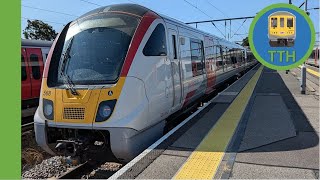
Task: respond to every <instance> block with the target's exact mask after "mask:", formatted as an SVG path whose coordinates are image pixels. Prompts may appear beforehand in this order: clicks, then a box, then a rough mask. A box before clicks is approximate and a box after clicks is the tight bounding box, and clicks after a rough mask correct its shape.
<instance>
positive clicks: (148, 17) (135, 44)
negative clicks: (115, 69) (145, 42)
mask: <svg viewBox="0 0 320 180" xmlns="http://www.w3.org/2000/svg"><path fill="white" fill-rule="evenodd" d="M157 18H159V16H158V15H156V14H155V13H153V12H151V11H149V12H147V13H146V14H145V15H144V16H143V17H142V20H141V22H140V25H139V26H138V28H137V30H136V33H135V34H134V36H133V40H132V43H131V45H130V47H129V50H128V54H127V57H126V59H125V61H124V65H123V68H122V71H121V74H120V76H121V77H126V76H127V74H128V72H129V69H130V66H131V64H132V61H133V59H134V57H135V55H136V53H137V50H138V48H139V46H140V44H141V41H142V39H143V37H144V35H145V34H146V32H147V30H148V29H149V27H150V25H151V24H152V22H153V21H154V20H155V19H157Z"/></svg>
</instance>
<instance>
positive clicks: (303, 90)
mask: <svg viewBox="0 0 320 180" xmlns="http://www.w3.org/2000/svg"><path fill="white" fill-rule="evenodd" d="M304 10H305V12H306V13H307V14H308V15H309V13H308V0H305V4H304ZM306 84H307V68H306V63H305V62H304V63H303V64H302V67H301V86H300V91H301V94H306Z"/></svg>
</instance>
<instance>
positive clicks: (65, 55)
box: [59, 37, 79, 95]
mask: <svg viewBox="0 0 320 180" xmlns="http://www.w3.org/2000/svg"><path fill="white" fill-rule="evenodd" d="M72 42H73V37H72V38H71V39H70V41H69V43H68V45H67V49H66V51H65V52H64V53H63V55H62V59H61V68H60V73H59V74H60V76H61V77H62V79H63V82H64V83H65V84H66V85H67V89H68V90H70V91H71V94H73V95H79V93H78V92H77V90H76V89H75V88H74V83H73V82H72V80H71V78H70V77H69V75H68V74H66V73H65V72H64V70H65V66H66V62H67V60H68V59H70V50H71V45H72Z"/></svg>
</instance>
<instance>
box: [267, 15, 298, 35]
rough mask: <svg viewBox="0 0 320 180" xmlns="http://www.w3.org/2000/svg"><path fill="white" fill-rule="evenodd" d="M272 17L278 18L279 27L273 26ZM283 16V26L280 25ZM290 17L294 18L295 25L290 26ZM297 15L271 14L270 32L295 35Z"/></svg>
mask: <svg viewBox="0 0 320 180" xmlns="http://www.w3.org/2000/svg"><path fill="white" fill-rule="evenodd" d="M271 18H277V27H275V28H274V27H272V21H271ZM281 18H283V19H284V22H283V27H281V26H280V19H281ZM288 18H293V27H291V28H289V27H288V24H287V22H288ZM295 20H296V19H295V17H294V16H288V15H282V16H270V17H269V25H268V26H269V34H270V35H274V36H279V37H283V36H290V35H295Z"/></svg>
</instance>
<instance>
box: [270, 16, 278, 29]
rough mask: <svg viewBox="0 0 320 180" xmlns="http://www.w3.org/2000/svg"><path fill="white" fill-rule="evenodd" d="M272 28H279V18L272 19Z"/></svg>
mask: <svg viewBox="0 0 320 180" xmlns="http://www.w3.org/2000/svg"><path fill="white" fill-rule="evenodd" d="M271 26H272V27H274V28H276V27H277V26H278V19H277V18H271Z"/></svg>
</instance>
